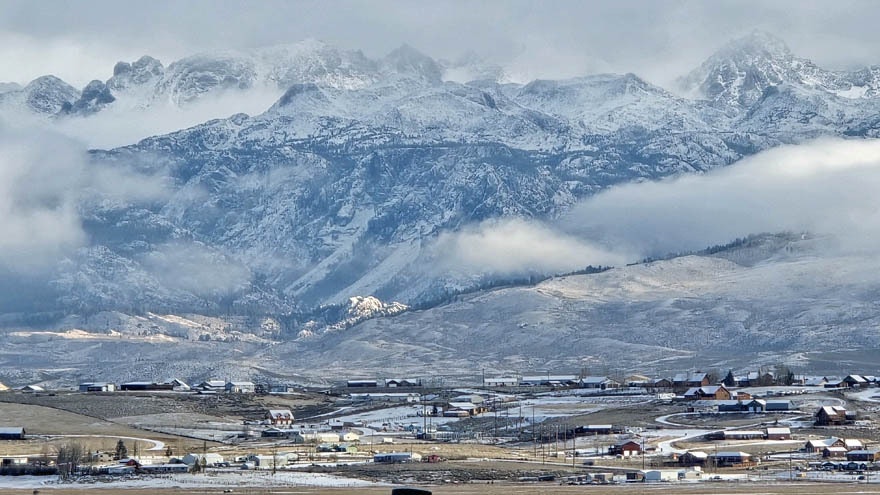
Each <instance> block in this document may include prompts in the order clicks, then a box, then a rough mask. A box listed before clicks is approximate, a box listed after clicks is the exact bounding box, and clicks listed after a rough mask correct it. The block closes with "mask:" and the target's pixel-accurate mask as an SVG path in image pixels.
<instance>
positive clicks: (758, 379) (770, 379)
mask: <svg viewBox="0 0 880 495" xmlns="http://www.w3.org/2000/svg"><path fill="white" fill-rule="evenodd" d="M734 379H735V380H736V385H737V386H738V387H766V386H767V385H773V384H774V383H775V382H776V377H775V376H774V375H773V373H771V372H767V371H765V372H763V373H762V372H760V371H749V372H748V373H747V374H746V375H743V376H737V377H735V378H734Z"/></svg>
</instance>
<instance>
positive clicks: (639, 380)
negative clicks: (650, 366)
mask: <svg viewBox="0 0 880 495" xmlns="http://www.w3.org/2000/svg"><path fill="white" fill-rule="evenodd" d="M650 381H651V378H650V377H647V376H645V375H639V374H634V375H629V376H628V377H626V378H624V379H623V383H625V384H626V386H627V387H634V388H645V387H646V386H647V385H648V382H650Z"/></svg>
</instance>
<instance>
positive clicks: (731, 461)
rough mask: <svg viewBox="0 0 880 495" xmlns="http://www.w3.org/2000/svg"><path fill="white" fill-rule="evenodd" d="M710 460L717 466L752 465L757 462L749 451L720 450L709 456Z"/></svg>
mask: <svg viewBox="0 0 880 495" xmlns="http://www.w3.org/2000/svg"><path fill="white" fill-rule="evenodd" d="M709 462H710V463H711V464H712V465H714V466H716V467H750V466H754V465H756V464H757V462H755V461H754V460H752V455H751V454H749V453H747V452H718V453H716V454H712V455H710V456H709Z"/></svg>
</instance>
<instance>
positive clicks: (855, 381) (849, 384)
mask: <svg viewBox="0 0 880 495" xmlns="http://www.w3.org/2000/svg"><path fill="white" fill-rule="evenodd" d="M840 383H841V385H842V386H844V387H846V388H862V387H867V386H868V380H866V379H865V377H863V376H861V375H846V377H845V378H844V379H843V380H841V382H840Z"/></svg>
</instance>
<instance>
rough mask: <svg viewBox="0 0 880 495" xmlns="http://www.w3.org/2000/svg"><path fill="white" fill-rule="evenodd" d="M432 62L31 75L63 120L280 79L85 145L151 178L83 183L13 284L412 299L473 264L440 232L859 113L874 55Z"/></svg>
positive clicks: (740, 45)
mask: <svg viewBox="0 0 880 495" xmlns="http://www.w3.org/2000/svg"><path fill="white" fill-rule="evenodd" d="M444 70H445V69H444V66H443V64H440V63H438V62H436V61H434V60H433V59H431V58H430V57H428V56H426V55H424V54H421V53H419V52H418V51H416V50H414V49H413V48H411V47H406V46H405V47H401V48H400V49H398V50H395V51H394V52H392V53H391V54H389V55H388V56H387V57H385V58H383V59H380V60H370V59H368V58H366V57H365V56H364V55H363V54H361V53H360V52H353V51H344V50H338V49H335V48H333V47H330V46H328V45H325V44H322V43H318V42H304V43H301V44H297V45H291V46H286V47H273V48H267V49H259V50H254V51H251V52H246V53H237V52H236V53H233V52H228V53H222V54H208V55H199V56H194V57H188V58H185V59H182V60H179V61H177V62H174V63H172V64H170V65H169V66H167V67H164V66H163V65H162V64H161V63H159V61H157V60H155V59H152V58H149V57H143V58H141V59H139V60H138V61H136V62H133V63H131V64H129V63H124V62H121V63H119V64H117V65H116V67H115V68H114V75H113V77H112V78H110V80H108V81H107V82H106V83H101V82H100V81H93V82H92V83H90V84H89V85H88V86H87V87H86V89H85V90H84V91H83V92H82V93H79V92H76V91H75V90H73V88H69V87H67V86H65V85H64V83H63V82H61V81H60V80H58V79H57V78H52V77H50V76H49V77H46V78H42V79H40V80H37V81H34V82H32V83H31V84H29V85H28V86H27V87H26V88H23V89H21V90H14V89H13V90H10V91H8V92H5V93H2V94H0V101H2V102H4V103H5V102H6V101H7V99H10V98H19V97H20V96H21V95H32V96H34V95H42V96H40V97H39V98H37V97H36V96H34V98H35V99H34V102H35V103H33V105H31V107H33V108H39V109H41V110H40V111H41V112H44V113H47V114H52V113H58V112H59V111H61V110H62V109H63V108H69V113H71V114H72V115H73V116H76V115H84V114H89V113H95V112H100V111H103V110H104V109H106V108H112V107H113V106H114V105H117V104H118V103H119V102H121V101H123V100H124V99H126V98H129V99H130V98H142V100H138V101H142V102H143V105H144V106H145V108H149V102H152V101H158V100H160V99H165V100H170V101H172V102H173V103H174V104H178V105H188V104H191V103H193V102H195V101H198V100H201V99H205V98H208V97H209V96H210V95H212V94H217V93H222V92H228V91H242V92H248V91H256V90H258V89H259V88H260V87H265V86H266V85H271V86H273V87H275V88H276V89H277V88H278V87H282V88H285V92H284V93H283V96H281V98H280V99H278V100H277V101H276V103H275V104H274V105H272V107H271V108H269V109H268V110H267V111H265V112H264V113H262V114H259V115H255V116H248V115H244V114H236V115H233V116H232V117H229V118H226V119H219V120H213V121H209V122H206V123H203V124H201V125H198V126H195V127H192V128H189V129H185V130H180V131H178V132H174V133H171V134H168V135H163V136H154V137H150V138H148V139H144V140H143V141H141V142H139V143H137V144H135V145H131V146H126V147H121V148H118V149H113V150H107V151H95V152H93V154H92V157H93V159H94V160H95V162H96V164H99V165H103V166H109V167H110V168H113V167H117V168H118V167H121V166H122V165H130V164H135V166H136V168H137V169H138V170H139V171H141V172H143V173H145V174H148V175H152V176H155V177H159V178H160V179H161V180H162V181H163V184H164V185H165V193H164V194H162V195H160V196H159V197H156V198H152V199H151V200H149V201H127V200H123V199H119V198H113V199H112V200H109V199H108V198H106V197H101V196H88V197H86V198H85V199H83V200H82V201H81V203H80V205H79V213H80V216H81V218H82V220H83V228H84V230H85V233H86V236H87V238H88V239H89V243H88V244H87V245H85V246H83V247H81V248H80V249H79V250H77V251H76V252H74V253H72V254H70V256H68V257H67V258H66V259H65V260H64V261H63V262H61V263H59V264H58V265H57V266H55V267H54V268H53V270H51V273H50V274H49V275H47V276H46V280H42V281H39V282H32V285H29V287H30V286H33V287H34V288H35V289H34V290H37V291H39V290H42V292H40V293H41V295H42V297H41V298H38V299H37V301H39V303H33V304H37V306H38V308H37V309H40V310H44V311H49V310H51V311H59V312H62V313H70V312H94V311H101V310H119V311H128V312H143V311H148V310H157V311H159V310H161V311H168V312H172V311H176V312H193V313H202V314H221V313H224V314H277V313H296V312H298V311H303V312H310V311H313V310H315V308H321V307H326V306H327V305H330V306H336V305H340V307H345V306H346V305H347V304H348V301H349V299H350V298H351V297H357V296H367V295H374V296H376V297H378V298H379V299H381V300H383V301H393V300H396V301H401V302H402V303H405V304H427V303H428V302H430V301H436V300H442V299H443V298H444V297H445V296H447V295H448V294H450V293H452V292H456V291H460V290H463V289H467V288H469V287H477V286H480V285H482V284H486V283H488V282H491V277H492V276H493V274H490V273H485V274H484V273H476V274H455V273H443V272H442V271H438V270H436V269H435V267H434V266H433V259H434V258H433V257H434V256H435V254H436V253H434V252H432V250H431V249H432V248H431V246H432V241H433V240H434V239H436V237H437V236H438V234H439V233H441V232H447V231H454V230H456V229H460V228H461V227H463V226H466V225H469V224H472V223H474V222H480V221H483V220H488V219H496V218H503V217H531V218H549V219H552V218H555V217H558V216H559V215H561V214H562V213H564V212H565V211H567V209H568V208H569V207H571V206H572V205H573V204H575V203H576V202H577V201H578V200H580V199H582V198H585V197H588V196H590V195H592V194H595V193H596V192H598V191H601V190H602V189H604V188H607V187H609V186H612V185H615V184H620V183H625V182H630V181H639V180H655V179H659V178H662V177H667V176H670V175H674V174H680V173H693V172H696V173H701V172H704V171H708V170H711V169H713V168H717V167H721V166H725V165H728V164H730V163H732V162H734V161H736V160H738V159H740V158H742V157H743V156H747V155H749V154H752V153H755V152H758V151H761V150H764V149H767V148H770V147H773V146H777V145H779V144H783V143H796V142H799V141H801V140H804V139H809V138H812V137H816V136H826V135H827V136H859V137H862V136H864V137H873V136H876V135H877V133H878V129H880V128H878V125H880V122H878V121H880V118H878V115H880V100H878V99H875V98H874V97H873V96H874V95H875V94H876V80H877V78H876V74H877V71H876V70H875V69H873V68H869V69H864V70H860V71H856V72H853V73H836V72H831V71H825V70H824V69H821V68H820V67H818V66H816V65H815V64H812V63H811V62H809V61H807V60H804V59H799V58H797V57H795V56H794V55H792V54H791V53H790V51H789V50H788V49H787V48H786V47H785V46H784V44H782V43H781V42H779V41H777V40H774V39H771V38H768V37H766V36H764V35H753V36H750V37H748V38H746V39H744V40H738V41H735V42H733V43H732V44H730V45H729V46H727V47H725V48H723V49H722V50H721V51H720V52H718V53H717V54H715V55H713V56H712V57H711V58H709V59H708V60H707V61H706V62H705V63H704V64H703V65H702V66H701V67H700V68H698V69H696V70H695V71H694V72H693V73H691V74H690V75H689V76H687V78H685V79H684V80H683V84H685V86H686V87H687V88H688V89H690V90H692V92H693V93H694V94H695V95H696V97H695V98H693V99H688V98H682V97H679V96H676V95H674V94H672V93H670V92H668V91H666V90H664V89H662V88H659V87H657V86H654V85H652V84H650V83H648V82H646V81H644V80H642V79H640V78H639V77H638V76H636V75H633V74H624V75H595V76H587V77H581V78H576V79H571V80H564V81H547V80H538V81H533V82H531V83H529V84H526V85H517V84H502V83H500V82H498V81H491V80H480V81H475V82H470V83H460V82H452V81H444V80H443V73H444V72H443V71H444ZM468 70H469V71H471V72H476V73H479V72H480V71H478V70H476V69H468ZM114 98H115V100H114ZM28 101H30V100H28ZM29 105H30V104H29ZM65 105H68V106H67V107H65ZM71 118H74V117H71ZM40 288H42V289H40ZM6 310H7V311H14V310H15V308H14V307H9V308H6ZM297 321H299V320H297ZM304 321H308V318H307V317H306V316H303V321H301V322H300V323H302V322H304Z"/></svg>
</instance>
